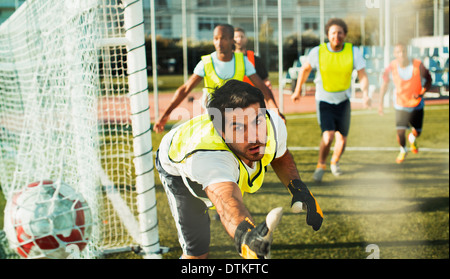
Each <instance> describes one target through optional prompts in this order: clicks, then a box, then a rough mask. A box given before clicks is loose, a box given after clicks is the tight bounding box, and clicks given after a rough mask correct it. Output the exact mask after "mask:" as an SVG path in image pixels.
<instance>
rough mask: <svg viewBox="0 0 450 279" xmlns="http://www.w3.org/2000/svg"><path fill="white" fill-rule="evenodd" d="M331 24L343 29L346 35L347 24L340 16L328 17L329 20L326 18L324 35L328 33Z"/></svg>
mask: <svg viewBox="0 0 450 279" xmlns="http://www.w3.org/2000/svg"><path fill="white" fill-rule="evenodd" d="M333 25H337V26H340V27H342V29H344V34H346V35H347V32H348V27H347V24H346V23H345V21H343V20H342V19H340V18H330V20H328V22H327V24H326V25H325V35H328V31H329V30H330V28H331V26H333Z"/></svg>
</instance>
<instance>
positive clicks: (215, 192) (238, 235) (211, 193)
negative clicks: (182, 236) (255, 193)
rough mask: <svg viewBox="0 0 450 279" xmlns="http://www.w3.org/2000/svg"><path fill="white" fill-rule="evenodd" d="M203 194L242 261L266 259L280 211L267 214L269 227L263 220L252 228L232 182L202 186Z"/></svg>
mask: <svg viewBox="0 0 450 279" xmlns="http://www.w3.org/2000/svg"><path fill="white" fill-rule="evenodd" d="M205 191H206V194H207V195H208V197H209V199H210V200H211V202H212V203H213V204H214V206H215V207H216V210H217V213H218V214H219V216H220V220H221V222H222V224H223V226H224V227H225V230H226V231H227V233H228V234H229V235H230V236H231V237H232V238H233V239H234V241H235V246H236V250H237V251H238V253H239V254H240V255H241V256H242V257H243V258H246V259H258V258H267V257H268V255H269V253H270V246H271V243H272V237H271V236H272V233H273V230H274V229H275V227H276V226H277V224H278V222H279V220H280V219H281V210H278V211H279V212H278V213H276V214H271V215H272V216H275V217H274V218H269V219H270V220H271V221H270V222H269V223H270V224H269V225H268V224H267V221H265V222H263V223H261V224H259V225H258V226H255V224H254V221H253V218H252V216H251V215H250V213H249V211H248V210H247V208H246V207H245V205H244V202H243V200H242V193H241V190H240V189H239V186H238V185H237V184H236V183H233V182H221V183H216V184H212V185H209V186H208V187H206V189H205ZM275 212H277V211H275ZM272 219H275V220H272Z"/></svg>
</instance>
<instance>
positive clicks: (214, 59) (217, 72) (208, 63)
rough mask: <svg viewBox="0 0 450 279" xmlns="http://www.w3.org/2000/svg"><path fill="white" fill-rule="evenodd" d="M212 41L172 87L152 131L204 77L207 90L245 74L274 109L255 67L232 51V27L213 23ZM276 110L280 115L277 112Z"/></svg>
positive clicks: (162, 124) (268, 92)
mask: <svg viewBox="0 0 450 279" xmlns="http://www.w3.org/2000/svg"><path fill="white" fill-rule="evenodd" d="M213 43H214V48H215V50H216V51H215V52H213V53H211V54H209V55H204V56H202V59H201V61H200V62H199V63H198V64H197V66H196V67H195V69H194V73H193V74H192V76H191V77H190V78H189V80H188V81H187V82H186V83H185V84H183V85H182V86H180V87H179V88H178V89H177V90H176V91H175V94H174V96H173V98H172V100H171V102H170V104H169V106H168V107H167V108H166V110H165V111H164V112H163V114H162V115H161V116H160V117H159V119H158V120H157V121H156V123H155V125H154V126H153V130H154V131H155V132H157V133H160V132H162V131H164V126H165V125H166V123H167V121H168V120H169V116H170V114H171V113H172V111H173V110H174V109H175V108H176V107H178V105H179V104H180V103H181V102H182V101H183V100H184V98H186V96H187V95H189V93H190V92H191V91H192V90H193V89H194V88H195V87H196V86H197V85H198V84H199V83H200V82H201V81H202V80H204V84H205V88H206V89H207V91H208V93H211V92H212V91H214V89H215V88H216V87H218V86H220V85H222V84H223V82H224V81H225V80H228V79H236V80H243V79H244V77H245V76H247V77H248V78H249V79H250V80H251V81H252V83H253V84H254V85H255V86H256V87H258V88H259V89H260V90H261V92H263V94H264V97H265V99H266V102H267V105H268V107H269V108H272V109H276V110H277V111H278V106H277V104H276V102H275V99H274V97H273V93H272V91H271V90H270V89H269V88H267V86H266V85H265V84H264V82H263V81H262V80H261V78H260V77H259V76H258V75H257V74H256V70H255V67H254V66H253V65H252V64H251V63H250V62H249V61H248V59H247V57H246V56H244V55H243V54H242V53H234V52H233V48H234V27H233V26H231V25H229V24H220V25H218V26H216V28H214V34H213ZM279 114H280V116H282V115H281V113H280V112H279Z"/></svg>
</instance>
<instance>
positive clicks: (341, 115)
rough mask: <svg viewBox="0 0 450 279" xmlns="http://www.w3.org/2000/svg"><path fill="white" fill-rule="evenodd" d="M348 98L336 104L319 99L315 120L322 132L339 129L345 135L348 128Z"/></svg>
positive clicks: (349, 110)
mask: <svg viewBox="0 0 450 279" xmlns="http://www.w3.org/2000/svg"><path fill="white" fill-rule="evenodd" d="M350 114H351V107H350V100H346V101H343V102H342V103H339V104H337V105H335V104H329V103H327V102H323V101H320V102H319V103H318V104H317V120H318V121H319V125H320V128H321V129H322V133H323V132H325V131H339V132H340V133H341V134H342V135H343V136H344V137H346V136H347V135H348V133H349V130H350V116H351V115H350Z"/></svg>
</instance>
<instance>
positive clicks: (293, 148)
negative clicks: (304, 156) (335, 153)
mask: <svg viewBox="0 0 450 279" xmlns="http://www.w3.org/2000/svg"><path fill="white" fill-rule="evenodd" d="M288 149H289V150H290V151H318V150H319V147H308V146H288ZM331 149H332V150H333V147H332V148H331ZM398 150H399V147H371V146H361V147H357V146H355V147H351V146H348V147H346V148H345V151H375V152H379V151H398ZM420 151H421V152H431V153H449V149H448V148H447V149H446V148H426V147H421V148H420Z"/></svg>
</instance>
